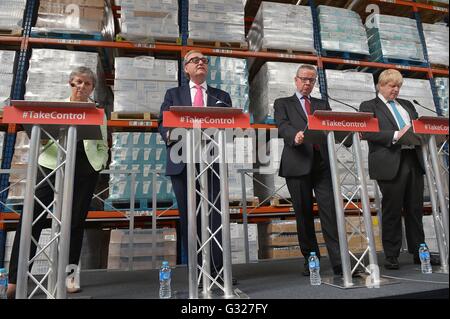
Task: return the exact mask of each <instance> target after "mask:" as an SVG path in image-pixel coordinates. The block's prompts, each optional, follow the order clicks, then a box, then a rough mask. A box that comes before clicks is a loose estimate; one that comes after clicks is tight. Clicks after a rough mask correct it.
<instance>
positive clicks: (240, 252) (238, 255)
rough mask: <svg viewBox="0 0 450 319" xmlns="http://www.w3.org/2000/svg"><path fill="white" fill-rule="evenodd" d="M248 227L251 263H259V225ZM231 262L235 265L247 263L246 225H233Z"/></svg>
mask: <svg viewBox="0 0 450 319" xmlns="http://www.w3.org/2000/svg"><path fill="white" fill-rule="evenodd" d="M247 226H248V252H249V261H250V262H254V261H258V225H257V224H247ZM230 233H231V262H232V263H233V264H244V263H245V240H246V238H245V237H244V225H243V224H237V223H231V224H230Z"/></svg>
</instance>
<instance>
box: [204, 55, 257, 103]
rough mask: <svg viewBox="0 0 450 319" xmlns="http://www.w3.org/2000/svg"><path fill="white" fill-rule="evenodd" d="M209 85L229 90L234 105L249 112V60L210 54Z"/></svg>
mask: <svg viewBox="0 0 450 319" xmlns="http://www.w3.org/2000/svg"><path fill="white" fill-rule="evenodd" d="M208 58H209V59H210V64H209V70H208V79H207V82H208V85H210V86H212V87H215V88H217V89H221V90H223V91H225V92H228V94H230V97H231V101H232V103H233V107H238V108H242V109H243V110H244V112H248V109H249V105H250V101H249V84H248V66H247V60H245V59H236V58H226V57H217V56H210V57H208Z"/></svg>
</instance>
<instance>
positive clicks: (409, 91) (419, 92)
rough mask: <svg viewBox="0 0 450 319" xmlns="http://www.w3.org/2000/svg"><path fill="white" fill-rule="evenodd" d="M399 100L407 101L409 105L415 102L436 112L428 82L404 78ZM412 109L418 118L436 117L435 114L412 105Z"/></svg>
mask: <svg viewBox="0 0 450 319" xmlns="http://www.w3.org/2000/svg"><path fill="white" fill-rule="evenodd" d="M399 98H401V99H405V100H409V101H410V102H411V103H413V101H414V100H416V101H417V102H419V103H420V104H422V105H423V106H425V107H426V108H428V109H431V110H436V106H435V104H434V99H433V93H432V91H431V83H430V81H429V80H421V79H409V78H404V79H403V85H402V87H401V89H400V95H399ZM413 104H414V103H413ZM414 107H415V108H416V111H417V113H419V116H436V113H433V112H431V111H428V110H426V109H425V108H423V107H421V106H418V105H416V104H414Z"/></svg>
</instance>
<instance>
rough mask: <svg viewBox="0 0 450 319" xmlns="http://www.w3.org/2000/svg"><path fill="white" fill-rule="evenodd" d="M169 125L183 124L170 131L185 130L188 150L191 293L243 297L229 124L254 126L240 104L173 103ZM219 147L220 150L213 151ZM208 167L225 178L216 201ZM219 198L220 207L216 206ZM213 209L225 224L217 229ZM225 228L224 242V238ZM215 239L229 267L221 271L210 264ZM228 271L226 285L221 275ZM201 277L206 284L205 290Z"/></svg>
mask: <svg viewBox="0 0 450 319" xmlns="http://www.w3.org/2000/svg"><path fill="white" fill-rule="evenodd" d="M163 125H164V127H167V128H178V129H181V131H179V130H176V129H172V131H171V134H170V135H171V137H173V136H178V137H180V136H183V137H184V139H185V140H184V145H183V147H184V148H183V150H184V151H185V153H186V156H185V158H184V159H183V160H184V161H185V163H186V165H187V199H188V267H189V298H190V299H197V298H199V297H200V298H217V297H219V298H227V299H228V298H241V297H243V296H244V295H245V294H243V293H242V292H240V291H239V290H235V291H233V286H232V269H231V238H230V216H229V198H228V171H227V164H226V134H225V129H234V128H248V127H250V119H249V116H248V115H247V114H244V113H243V112H242V110H241V109H236V108H226V107H190V106H189V107H183V106H172V107H171V108H170V111H168V112H164V114H163ZM179 143H180V142H179ZM213 149H214V150H215V151H216V152H214V153H213V154H211V151H212V150H213ZM172 155H173V154H168V156H172ZM172 160H173V158H172ZM197 164H198V165H197ZM214 166H215V167H214ZM217 166H218V167H219V170H218V171H217ZM197 167H198V168H199V170H197ZM208 171H210V172H211V173H212V174H213V175H215V177H216V178H218V179H219V180H220V191H219V194H218V197H217V198H214V199H213V200H212V201H211V200H210V197H209V196H208V192H209V188H208V175H207V174H208ZM196 185H198V186H199V187H196ZM197 196H198V197H199V199H200V200H199V202H197V199H196V198H197ZM219 198H220V210H219V209H218V208H217V207H216V205H217V202H218V201H219ZM213 213H218V214H220V216H221V226H220V227H219V229H217V230H214V231H213V230H212V229H210V227H209V219H210V216H211V214H213ZM198 216H199V217H200V220H201V223H200V227H201V231H200V234H201V236H200V238H199V237H198V235H197V217H198ZM220 231H221V232H222V237H221V245H219V242H220V240H218V234H219V233H220ZM213 242H216V244H217V245H218V246H219V247H220V249H221V250H222V260H223V267H222V269H218V270H217V275H216V277H214V276H213V272H212V269H211V268H212V265H211V264H210V257H211V255H210V252H211V245H212V243H213ZM198 255H200V256H201V263H199V262H198ZM222 276H223V285H222V284H221V283H220V282H219V281H218V278H219V277H222ZM200 282H202V284H203V288H202V293H201V295H200V296H199V286H200ZM215 288H216V289H215Z"/></svg>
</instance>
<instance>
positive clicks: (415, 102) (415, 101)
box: [413, 100, 439, 116]
mask: <svg viewBox="0 0 450 319" xmlns="http://www.w3.org/2000/svg"><path fill="white" fill-rule="evenodd" d="M413 102H414V104H417V105H418V106H420V107H421V108H423V109H425V110H428V111H430V112H432V113H434V114H436V115H438V116H439V114H438V112H436V111H434V110H432V109H429V108H427V107H425V106H423V105H422V104H420V103H419V102H417V100H413Z"/></svg>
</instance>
